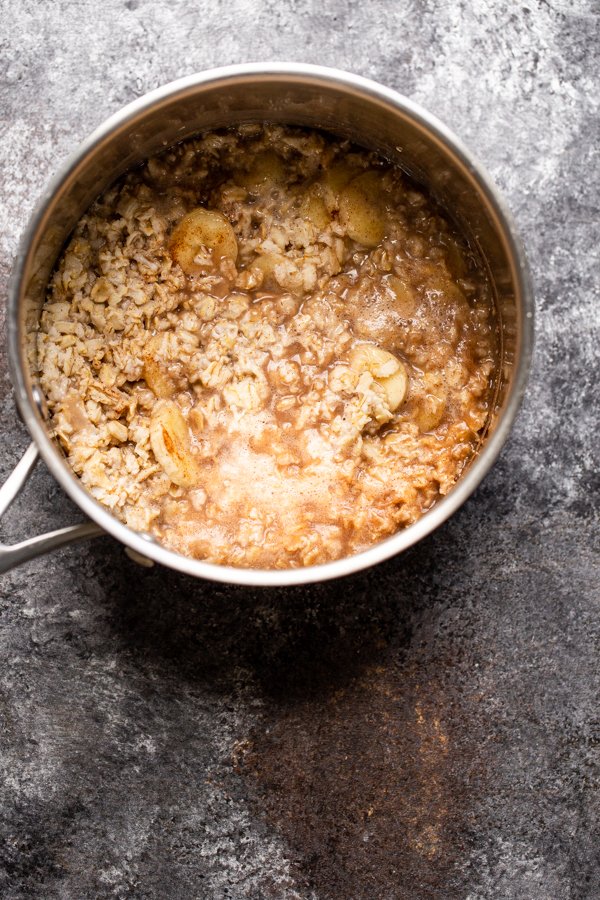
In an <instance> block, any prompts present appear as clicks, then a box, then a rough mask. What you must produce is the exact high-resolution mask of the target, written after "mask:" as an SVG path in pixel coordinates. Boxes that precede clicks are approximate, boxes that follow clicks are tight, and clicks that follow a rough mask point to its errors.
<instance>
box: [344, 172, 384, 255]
mask: <svg viewBox="0 0 600 900" xmlns="http://www.w3.org/2000/svg"><path fill="white" fill-rule="evenodd" d="M380 193H381V185H380V182H379V177H378V175H377V173H376V172H364V173H363V174H362V175H359V176H358V178H354V179H352V181H351V182H350V183H349V184H348V185H347V186H346V187H345V188H344V189H343V190H342V192H341V194H340V222H341V224H342V225H343V226H344V228H345V229H346V233H347V234H348V237H350V238H352V240H353V241H356V242H357V243H358V244H363V245H364V246H365V247H376V246H377V244H379V242H380V241H381V239H382V238H383V236H384V234H385V218H384V213H383V203H382V201H381V196H380Z"/></svg>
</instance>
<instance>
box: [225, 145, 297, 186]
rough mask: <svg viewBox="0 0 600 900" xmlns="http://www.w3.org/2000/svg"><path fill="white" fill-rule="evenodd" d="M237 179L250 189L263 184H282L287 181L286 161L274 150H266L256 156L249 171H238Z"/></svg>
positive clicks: (238, 182) (237, 181)
mask: <svg viewBox="0 0 600 900" xmlns="http://www.w3.org/2000/svg"><path fill="white" fill-rule="evenodd" d="M235 181H236V183H237V184H240V185H242V187H245V188H247V189H248V190H249V191H252V190H256V189H257V188H259V187H260V186H261V185H266V184H268V183H271V184H282V183H283V182H284V181H285V163H284V161H283V160H282V158H281V157H280V156H278V155H277V153H275V152H274V151H273V150H264V151H263V152H262V153H259V154H257V156H256V157H255V158H254V160H253V162H252V165H251V167H250V169H249V170H248V171H247V172H237V173H236V175H235Z"/></svg>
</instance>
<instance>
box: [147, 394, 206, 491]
mask: <svg viewBox="0 0 600 900" xmlns="http://www.w3.org/2000/svg"><path fill="white" fill-rule="evenodd" d="M150 443H151V445H152V450H153V452H154V455H155V457H156V460H157V462H158V463H159V465H160V466H161V467H162V468H163V469H164V471H165V472H166V474H167V475H168V476H169V478H170V479H171V481H173V482H174V483H175V484H178V485H179V486H180V487H193V485H195V484H197V483H198V479H199V475H200V467H199V464H198V460H197V459H196V457H195V456H194V455H193V454H192V445H191V438H190V431H189V428H188V425H187V422H186V421H185V418H184V416H183V413H182V412H181V410H180V409H179V407H178V406H177V404H176V403H173V402H170V401H165V402H164V403H161V404H160V405H159V406H157V407H156V409H155V410H154V412H153V413H152V418H151V420H150Z"/></svg>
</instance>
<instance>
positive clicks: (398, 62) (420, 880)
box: [0, 0, 600, 900]
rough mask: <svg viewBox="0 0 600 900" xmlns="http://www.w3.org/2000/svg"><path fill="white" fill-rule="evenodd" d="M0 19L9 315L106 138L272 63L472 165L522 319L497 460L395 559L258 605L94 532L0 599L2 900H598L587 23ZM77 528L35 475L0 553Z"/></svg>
mask: <svg viewBox="0 0 600 900" xmlns="http://www.w3.org/2000/svg"><path fill="white" fill-rule="evenodd" d="M0 13H1V21H2V30H1V38H0V39H1V51H0V67H1V81H0V114H1V116H2V140H1V142H0V160H1V172H2V184H1V191H0V278H1V283H2V291H3V293H5V289H6V280H7V276H8V272H9V269H10V266H11V260H12V258H13V255H14V252H15V247H16V243H17V240H18V238H19V235H20V233H21V231H22V229H23V227H24V225H25V223H26V221H27V218H28V215H29V213H30V212H31V210H32V208H33V205H34V203H35V201H36V198H37V197H38V196H39V194H40V191H41V190H42V187H43V185H44V183H45V181H46V180H47V179H48V177H49V176H50V175H51V174H52V172H53V170H54V169H55V167H56V165H57V163H58V162H59V161H60V160H61V159H62V158H63V157H64V156H65V155H66V154H67V153H69V151H70V150H71V149H73V148H74V146H75V145H76V144H77V143H78V141H79V140H81V139H82V138H83V137H85V136H86V134H87V133H88V132H89V131H90V130H91V129H92V128H93V127H94V126H95V125H97V124H98V123H100V122H101V121H102V120H103V119H104V118H105V117H106V116H108V115H109V114H110V113H112V112H114V111H115V110H117V109H118V108H119V107H120V106H122V105H123V104H124V103H126V102H127V101H129V100H131V99H133V98H134V97H136V96H139V95H140V94H141V93H143V92H145V91H147V90H148V89H150V88H153V87H155V86H157V85H159V84H162V83H164V82H167V81H170V80H172V79H174V78H176V77H178V76H180V75H183V74H186V73H190V72H193V71H195V70H199V69H203V68H206V67H209V66H212V65H215V64H222V63H230V62H236V61H249V60H261V59H292V60H302V61H309V62H318V63H325V64H332V65H337V66H339V67H342V68H346V69H350V70H353V71H355V72H359V73H361V74H364V75H369V76H372V77H374V78H376V79H378V80H380V81H382V82H384V83H386V84H388V85H390V86H392V87H394V88H397V89H399V90H400V91H402V92H404V93H406V94H408V95H409V96H411V97H413V98H414V99H415V100H418V101H420V102H421V103H423V104H424V105H425V106H427V107H428V108H429V109H430V110H432V111H433V112H435V113H437V114H438V115H439V116H440V117H441V118H442V119H444V120H445V121H446V122H447V123H448V124H449V125H450V126H451V127H452V128H453V129H454V130H455V131H456V132H457V133H458V134H459V135H460V136H461V137H462V138H463V139H464V140H465V141H466V142H467V143H468V144H469V146H470V147H471V148H472V149H473V150H474V151H475V152H476V153H477V154H478V155H479V157H480V158H481V159H482V160H483V161H484V162H485V163H486V164H487V166H488V167H489V169H490V171H491V173H492V175H493V176H494V178H495V179H496V181H497V183H498V184H499V186H500V187H501V188H502V189H503V191H504V193H505V195H506V197H507V200H508V202H509V204H510V206H511V208H512V210H513V212H514V215H515V217H516V219H517V221H518V224H519V227H520V229H521V231H522V233H523V236H524V239H525V242H526V245H527V248H528V252H529V255H530V259H531V263H532V268H533V273H534V278H535V284H536V295H537V308H538V318H537V350H536V359H535V367H534V372H533V376H532V380H531V386H530V390H529V393H528V397H527V400H526V403H525V405H524V408H523V411H522V413H521V415H520V417H519V420H518V424H517V428H516V430H515V432H514V435H513V437H512V439H511V441H510V443H509V445H508V446H507V447H506V449H505V451H504V452H503V454H502V457H501V459H500V461H499V463H498V465H497V466H496V467H495V469H494V471H493V473H492V474H491V475H490V476H489V477H488V478H487V480H486V481H485V483H484V485H483V486H482V487H481V488H480V489H479V490H478V492H477V493H476V495H475V496H474V497H473V498H472V499H471V500H470V501H469V502H468V504H467V505H466V506H465V507H464V508H463V509H462V510H461V511H460V512H459V514H458V515H456V516H455V517H454V518H453V519H452V520H451V521H450V522H449V523H447V525H446V526H444V527H443V528H442V529H440V530H439V531H438V532H437V533H436V534H434V535H433V536H431V537H430V538H428V539H427V540H425V541H423V542H422V543H421V544H420V545H419V546H417V547H415V548H414V549H412V550H411V551H409V552H408V553H406V554H405V555H403V556H402V557H400V558H397V559H395V560H393V561H390V562H388V563H387V564H385V565H382V566H380V567H379V568H378V569H376V570H374V571H371V572H369V573H364V574H361V575H359V576H356V577H353V578H350V579H347V580H345V581H344V582H342V583H339V582H338V583H330V584H327V585H323V586H316V587H311V588H302V589H300V588H299V589H294V590H278V591H262V590H261V591H259V590H255V591H251V590H241V589H235V588H228V587H223V586H214V585H210V584H204V583H198V582H194V581H192V580H190V579H188V578H185V577H182V576H177V575H175V574H174V573H171V572H168V571H160V570H158V569H153V570H142V569H139V568H138V567H136V566H135V565H134V564H133V563H132V562H131V561H130V560H128V559H127V558H126V557H125V555H124V554H123V551H122V548H121V547H119V546H118V545H116V544H115V543H114V542H112V541H111V540H110V539H108V538H103V539H100V540H98V541H97V542H94V543H90V544H89V545H87V546H83V545H81V546H78V547H74V548H71V549H67V550H65V551H63V552H60V553H57V554H55V555H54V556H52V557H51V558H47V559H41V560H38V561H36V562H33V563H31V564H29V565H27V566H24V567H23V568H22V569H19V570H17V571H14V572H12V573H11V574H9V575H7V576H5V577H4V578H3V579H2V583H1V591H0V660H1V662H0V721H1V730H0V742H1V745H2V749H1V753H0V769H1V777H0V894H1V896H2V897H5V898H11V900H12V898H29V897H35V898H37V897H43V898H74V900H80V898H88V897H89V898H105V897H106V898H112V897H115V898H125V897H135V898H160V900H163V898H164V900H170V898H178V900H179V898H208V900H212V898H215V900H216V898H219V900H220V898H225V897H229V898H234V900H242V898H268V897H274V898H302V900H304V898H315V900H317V898H318V900H325V898H328V900H329V898H331V900H354V898H357V900H362V898H365V900H367V898H368V900H379V898H399V900H425V898H433V900H454V898H464V900H584V898H589V900H595V898H598V897H600V856H599V846H600V844H599V825H600V713H599V706H598V691H599V687H600V586H599V585H600V573H599V543H600V539H599V533H598V509H599V487H600V475H599V462H600V458H599V457H600V454H599V451H598V438H599V428H598V426H599V419H600V401H599V399H598V359H599V351H598V347H599V345H600V305H599V302H600V298H599V296H598V286H599V276H598V271H599V263H600V258H599V252H598V246H599V239H600V234H599V224H598V209H599V190H600V167H599V150H598V148H599V146H600V126H599V115H598V114H599V100H598V97H599V93H600V90H599V87H600V86H599V84H598V72H599V66H600V59H599V56H600V54H599V49H598V48H599V46H600V40H599V38H600V34H599V30H600V29H599V21H600V20H599V13H600V9H599V7H598V4H597V2H594V0H573V2H565V0H553V2H541V0H522V2H521V3H518V4H517V3H514V4H513V3H498V2H492V0H456V2H453V0H440V2H438V3H435V2H408V0H396V2H393V0H389V2H377V0H375V2H362V3H359V2H355V0H332V2H329V3H327V2H322V0H320V2H317V0H277V2H275V0H267V2H263V3H260V2H252V0H231V2H229V3H225V2H222V0H213V2H207V0H196V2H194V0H172V2H168V3H167V2H165V0H158V2H150V0H124V2H121V0H104V2H103V3H92V2H88V0H77V2H67V0H57V2H33V0H2V2H1V3H0ZM1 314H2V315H3V312H2V313H1ZM0 324H1V323H0ZM0 378H1V380H2V386H3V389H2V394H1V398H2V399H1V413H2V415H1V420H0V429H1V435H2V440H1V441H0V475H1V477H2V479H4V478H5V477H6V476H7V474H8V473H9V471H10V470H11V468H12V467H13V466H14V464H15V463H16V461H17V459H18V458H19V455H20V454H21V452H22V451H23V450H24V448H25V447H26V445H27V442H28V438H27V435H26V433H25V431H24V429H23V427H22V426H21V425H20V423H19V421H18V419H17V417H16V415H15V410H14V405H13V400H12V396H11V388H10V383H9V378H8V374H7V369H6V357H5V353H4V351H2V352H1V353H0ZM76 518H77V510H75V509H74V508H73V507H72V505H71V504H70V502H69V501H67V500H66V499H65V497H64V496H63V495H62V493H61V491H60V490H59V489H58V487H57V486H56V485H55V483H54V482H53V480H52V478H51V477H50V476H49V475H48V473H47V472H45V471H44V470H43V467H40V468H39V470H38V471H37V472H36V474H35V476H34V478H33V480H32V482H31V483H30V485H29V486H28V488H27V490H26V492H25V494H24V495H23V496H22V498H21V499H20V500H19V502H18V504H17V505H16V506H15V507H14V508H13V510H12V511H11V513H10V515H9V516H8V517H7V518H6V520H5V521H4V522H3V523H2V535H3V538H4V539H5V540H15V539H17V538H18V537H20V536H24V535H29V534H31V533H33V532H34V531H37V530H40V529H45V528H49V527H56V526H57V525H59V524H62V523H65V522H68V521H73V520H75V519H76Z"/></svg>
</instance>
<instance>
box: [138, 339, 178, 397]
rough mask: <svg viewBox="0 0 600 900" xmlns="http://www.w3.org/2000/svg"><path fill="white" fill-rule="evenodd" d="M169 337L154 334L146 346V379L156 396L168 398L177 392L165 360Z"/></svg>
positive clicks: (143, 372)
mask: <svg viewBox="0 0 600 900" xmlns="http://www.w3.org/2000/svg"><path fill="white" fill-rule="evenodd" d="M167 340H168V338H167V337H166V335H164V334H160V335H159V334H154V335H152V336H151V337H150V338H148V341H147V342H146V347H145V348H144V350H145V352H144V369H143V371H142V375H143V377H144V381H145V382H146V384H147V385H148V387H149V388H150V390H151V391H152V392H153V394H154V395H155V396H156V397H159V398H160V399H161V400H167V399H169V398H170V397H172V396H173V394H174V393H175V382H174V380H173V378H172V377H171V376H170V375H169V373H168V371H167V369H166V364H165V361H164V351H165V347H166V343H167Z"/></svg>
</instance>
